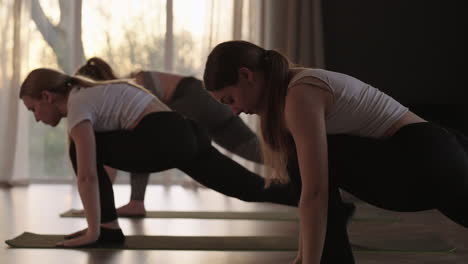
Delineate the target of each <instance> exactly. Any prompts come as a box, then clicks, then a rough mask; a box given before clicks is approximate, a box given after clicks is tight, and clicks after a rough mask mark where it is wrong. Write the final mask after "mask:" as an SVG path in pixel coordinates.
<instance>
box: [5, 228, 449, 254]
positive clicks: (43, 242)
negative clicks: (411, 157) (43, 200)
mask: <svg viewBox="0 0 468 264" xmlns="http://www.w3.org/2000/svg"><path fill="white" fill-rule="evenodd" d="M63 237H64V235H41V234H34V233H29V232H25V233H23V234H21V235H20V236H18V237H15V238H13V239H11V240H7V241H5V243H7V244H8V245H9V246H11V247H14V248H55V244H56V243H57V242H59V241H62V240H63ZM370 245H372V239H368V241H367V243H365V244H359V245H353V250H354V251H357V252H385V253H388V252H397V253H449V252H452V251H454V250H455V248H454V247H452V246H450V245H449V244H448V243H447V242H446V241H444V240H442V239H440V238H439V237H437V236H426V237H418V238H409V239H406V238H401V240H399V241H391V240H389V241H387V245H380V246H383V247H377V246H375V245H374V246H370ZM92 248H106V249H155V250H234V251H235V250H242V251H294V250H297V237H292V236H291V237H275V236H249V237H245V236H244V237H241V236H239V237H234V236H230V237H224V236H141V235H138V236H127V238H126V240H125V244H123V245H102V246H94V247H92Z"/></svg>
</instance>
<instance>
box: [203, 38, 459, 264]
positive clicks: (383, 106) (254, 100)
mask: <svg viewBox="0 0 468 264" xmlns="http://www.w3.org/2000/svg"><path fill="white" fill-rule="evenodd" d="M204 82H205V87H206V89H207V90H208V91H210V92H211V93H212V95H213V97H215V98H216V99H217V100H218V101H220V102H221V103H224V104H226V105H228V106H230V107H231V108H232V110H233V111H234V112H235V113H241V112H244V113H247V114H257V115H259V116H260V118H261V129H262V131H261V134H262V136H263V142H264V153H265V156H264V163H265V165H266V166H269V167H270V168H271V169H272V170H273V172H274V173H267V174H266V175H267V176H274V177H272V178H271V179H270V180H269V183H274V182H280V183H288V182H290V183H291V184H293V185H294V186H296V187H297V188H296V189H297V192H298V193H299V194H300V201H299V212H300V229H301V236H300V238H299V244H300V250H299V253H298V257H297V258H296V260H295V262H296V263H307V264H312V263H313V264H318V263H322V264H325V263H340V264H349V263H354V257H353V254H352V251H351V247H350V244H349V240H348V235H347V230H346V214H345V213H344V211H345V210H344V206H343V202H342V200H341V197H340V192H339V189H340V188H341V189H343V190H345V191H347V192H349V193H351V194H353V195H354V196H356V197H358V198H360V199H362V200H364V201H366V202H368V203H370V204H372V205H375V206H378V207H381V208H385V209H389V210H395V211H405V212H409V211H411V212H414V211H421V210H428V209H437V210H439V211H440V212H441V213H442V214H444V215H445V216H447V217H449V218H450V219H451V220H453V221H454V222H456V223H458V224H460V225H462V226H464V227H467V228H468V155H467V151H468V139H467V138H466V137H464V136H463V135H461V134H460V133H458V132H457V131H454V130H449V129H446V128H444V127H441V126H438V125H435V124H433V123H430V122H427V121H426V120H424V119H422V118H420V117H419V116H417V115H416V114H414V113H412V112H411V111H409V109H408V108H407V107H405V106H403V105H401V104H400V103H398V102H397V101H395V100H394V99H393V98H391V97H389V96H388V95H386V94H384V93H382V92H381V91H379V90H378V89H376V88H374V87H372V86H371V85H369V84H366V83H364V82H362V81H360V80H358V79H356V78H353V77H351V76H349V75H346V74H341V73H337V72H332V71H327V70H323V69H308V68H300V67H293V66H292V65H291V64H290V62H289V61H288V59H287V58H286V57H284V56H283V55H281V54H280V53H278V52H276V51H274V50H265V49H263V48H261V47H259V46H257V45H255V44H253V43H249V42H245V41H228V42H224V43H221V44H219V45H218V46H216V47H215V48H214V49H213V50H212V51H211V53H210V55H209V56H208V59H207V62H206V68H205V73H204Z"/></svg>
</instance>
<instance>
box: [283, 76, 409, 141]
mask: <svg viewBox="0 0 468 264" xmlns="http://www.w3.org/2000/svg"><path fill="white" fill-rule="evenodd" d="M309 76H312V77H315V78H317V79H319V80H321V81H323V82H324V83H325V84H327V85H326V89H328V90H329V91H330V92H331V93H332V94H333V97H334V101H333V104H332V105H331V107H330V109H329V112H328V113H327V116H326V117H325V123H326V129H327V134H349V135H356V136H362V137H371V138H380V137H382V136H384V133H385V132H386V131H387V130H388V129H389V128H390V127H391V126H392V125H393V124H395V122H397V121H398V120H399V119H400V118H401V117H402V116H403V115H404V114H406V113H407V112H408V108H407V107H404V106H403V105H401V104H400V103H399V102H397V101H396V100H395V99H393V98H392V97H390V96H388V95H386V94H385V93H383V92H381V91H380V90H378V89H376V88H374V87H372V86H371V85H369V84H366V83H364V82H362V81H360V80H358V79H356V78H354V77H351V76H349V75H346V74H342V73H337V72H332V71H327V70H322V69H304V70H303V71H301V72H299V73H297V74H296V75H295V76H294V78H293V79H292V80H291V81H290V83H289V86H291V85H292V84H293V83H294V82H296V81H298V80H299V79H301V78H303V77H309Z"/></svg>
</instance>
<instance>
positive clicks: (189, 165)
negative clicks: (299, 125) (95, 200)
mask: <svg viewBox="0 0 468 264" xmlns="http://www.w3.org/2000/svg"><path fill="white" fill-rule="evenodd" d="M95 137H96V154H97V155H96V157H97V172H98V178H99V194H100V200H101V222H102V223H105V222H109V221H113V220H115V219H116V218H117V214H116V211H115V204H114V195H113V190H112V185H111V182H110V180H109V177H108V175H107V173H106V171H105V170H104V165H108V166H110V167H113V168H116V169H119V170H123V171H131V172H136V173H152V172H160V171H163V170H167V169H172V168H177V169H180V170H182V171H183V172H185V173H186V174H188V175H189V176H190V177H192V178H193V179H194V180H196V181H198V182H199V183H201V184H203V185H205V186H206V187H209V188H211V189H213V190H215V191H218V192H220V193H223V194H225V195H228V196H231V197H235V198H238V199H241V200H243V201H250V202H272V203H279V204H284V205H291V206H297V203H298V199H299V197H298V194H297V193H296V192H295V191H294V189H293V188H290V186H283V185H274V186H273V187H271V188H268V189H265V188H264V184H265V182H264V179H263V178H262V177H260V176H259V175H257V174H255V173H252V172H251V171H249V170H247V169H245V168H244V167H242V166H241V165H239V164H238V163H236V162H235V161H233V160H231V159H230V158H228V157H226V156H224V155H223V154H221V153H220V152H219V151H218V150H217V149H216V148H214V147H213V146H212V145H211V141H210V139H209V137H208V135H207V134H206V132H205V131H204V130H203V129H201V128H200V127H199V126H198V125H196V124H195V122H193V121H191V120H189V119H186V118H184V117H182V116H181V115H180V114H178V113H175V112H157V113H152V114H149V115H147V116H145V117H144V118H143V119H142V121H141V122H140V123H139V124H138V126H137V127H136V128H135V129H134V130H132V131H128V130H126V131H124V130H121V131H113V132H104V133H95ZM70 158H71V161H72V164H73V168H74V170H75V172H77V162H76V150H75V146H74V144H73V142H71V144H70Z"/></svg>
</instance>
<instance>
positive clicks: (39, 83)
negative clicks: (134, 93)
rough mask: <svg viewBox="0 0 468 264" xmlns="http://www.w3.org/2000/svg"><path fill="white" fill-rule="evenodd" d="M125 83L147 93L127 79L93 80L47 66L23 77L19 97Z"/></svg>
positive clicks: (32, 96)
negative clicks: (74, 88)
mask: <svg viewBox="0 0 468 264" xmlns="http://www.w3.org/2000/svg"><path fill="white" fill-rule="evenodd" d="M115 83H126V84H129V85H130V86H133V87H135V88H138V89H141V90H143V91H145V92H147V93H149V94H151V93H150V92H149V91H148V90H146V89H145V88H143V87H142V86H140V85H137V84H135V83H132V82H130V81H129V80H125V79H120V80H108V81H95V80H91V79H88V78H86V77H83V76H70V75H67V74H65V73H62V72H60V71H57V70H53V69H48V68H38V69H35V70H33V71H31V72H30V73H29V74H28V76H27V77H26V78H25V79H24V81H23V83H22V84H21V87H20V92H19V98H22V97H23V96H29V97H31V98H34V99H40V98H41V97H42V92H43V91H49V92H52V93H55V94H58V95H62V96H66V95H68V94H69V93H70V91H71V90H72V89H73V87H76V86H78V87H81V88H91V87H95V86H99V85H103V84H115Z"/></svg>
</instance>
